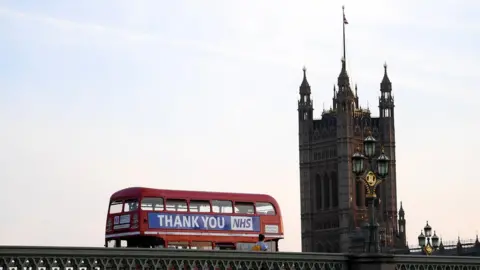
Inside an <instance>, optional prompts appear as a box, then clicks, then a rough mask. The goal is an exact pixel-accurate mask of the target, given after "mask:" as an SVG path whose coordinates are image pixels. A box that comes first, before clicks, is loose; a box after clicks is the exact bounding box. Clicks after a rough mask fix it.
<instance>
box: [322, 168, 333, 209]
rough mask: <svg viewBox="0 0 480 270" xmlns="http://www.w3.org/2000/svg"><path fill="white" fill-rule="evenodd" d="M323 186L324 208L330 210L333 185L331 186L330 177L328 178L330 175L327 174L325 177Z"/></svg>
mask: <svg viewBox="0 0 480 270" xmlns="http://www.w3.org/2000/svg"><path fill="white" fill-rule="evenodd" d="M323 185H324V190H323V192H324V193H323V194H324V195H323V199H324V200H323V207H324V208H325V209H329V208H330V195H331V194H332V190H331V185H330V177H328V174H327V173H325V175H324V177H323Z"/></svg>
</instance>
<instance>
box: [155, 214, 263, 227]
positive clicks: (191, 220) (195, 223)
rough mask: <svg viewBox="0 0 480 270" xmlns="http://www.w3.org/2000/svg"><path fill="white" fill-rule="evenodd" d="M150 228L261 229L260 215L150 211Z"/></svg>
mask: <svg viewBox="0 0 480 270" xmlns="http://www.w3.org/2000/svg"><path fill="white" fill-rule="evenodd" d="M148 227H149V228H150V229H182V230H218V231H252V232H259V231H260V217H248V216H228V215H222V216H220V215H218V216H216V215H198V214H163V213H162V214H159V213H148Z"/></svg>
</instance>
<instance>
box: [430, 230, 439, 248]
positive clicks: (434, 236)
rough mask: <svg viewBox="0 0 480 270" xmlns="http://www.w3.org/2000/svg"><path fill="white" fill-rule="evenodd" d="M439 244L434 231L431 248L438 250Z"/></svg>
mask: <svg viewBox="0 0 480 270" xmlns="http://www.w3.org/2000/svg"><path fill="white" fill-rule="evenodd" d="M439 242H440V238H438V236H437V233H436V232H435V231H434V232H433V236H432V246H433V248H438V246H439V244H440V243H439Z"/></svg>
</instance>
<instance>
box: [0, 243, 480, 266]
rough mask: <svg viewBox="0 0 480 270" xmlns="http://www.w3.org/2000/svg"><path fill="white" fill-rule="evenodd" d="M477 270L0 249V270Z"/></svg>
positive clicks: (418, 261) (381, 259)
mask: <svg viewBox="0 0 480 270" xmlns="http://www.w3.org/2000/svg"><path fill="white" fill-rule="evenodd" d="M130 269H131V270H143V269H145V270H147V269H148V270H150V269H158V270H204V269H205V270H207V269H208V270H217V269H218V270H224V269H225V270H226V269H231V270H300V269H302V270H310V269H314V270H317V269H318V270H480V258H478V257H458V256H455V257H443V256H429V257H428V256H407V255H391V254H332V253H328V254H327V253H293V252H277V253H269V252H242V251H199V250H175V249H131V248H118V249H107V248H84V247H27V246H0V270H130Z"/></svg>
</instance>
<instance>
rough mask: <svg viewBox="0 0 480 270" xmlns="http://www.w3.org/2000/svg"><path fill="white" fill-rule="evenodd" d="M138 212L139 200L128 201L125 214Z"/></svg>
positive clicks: (124, 209)
mask: <svg viewBox="0 0 480 270" xmlns="http://www.w3.org/2000/svg"><path fill="white" fill-rule="evenodd" d="M136 210H138V200H137V199H133V200H126V201H125V205H124V207H123V212H132V211H136Z"/></svg>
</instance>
